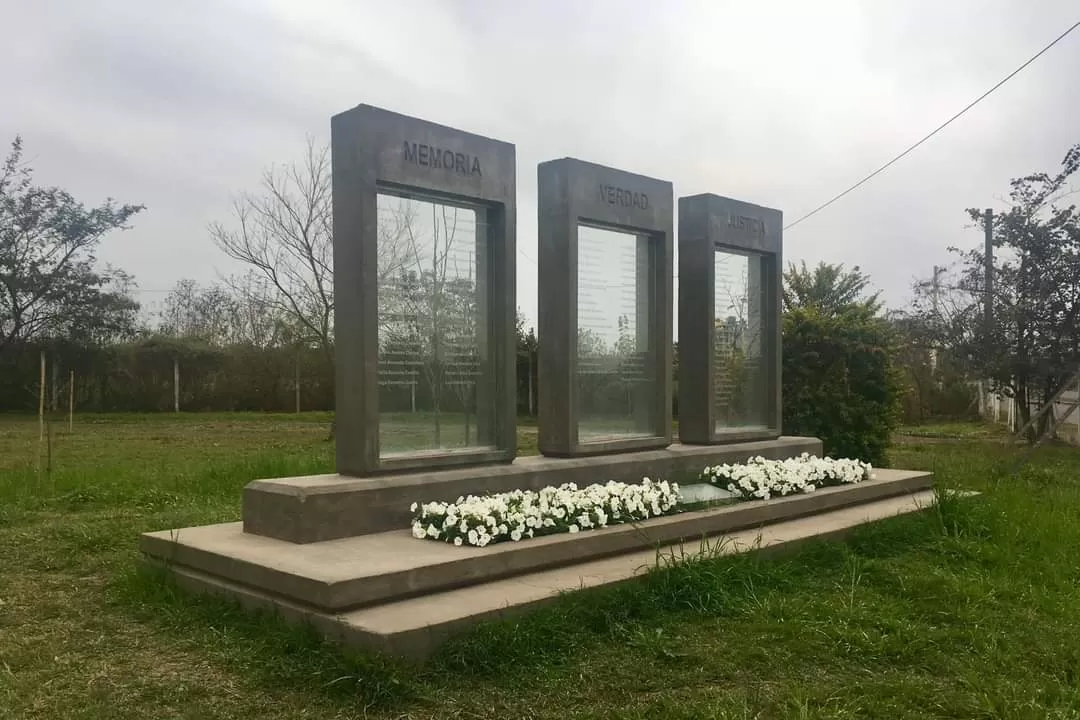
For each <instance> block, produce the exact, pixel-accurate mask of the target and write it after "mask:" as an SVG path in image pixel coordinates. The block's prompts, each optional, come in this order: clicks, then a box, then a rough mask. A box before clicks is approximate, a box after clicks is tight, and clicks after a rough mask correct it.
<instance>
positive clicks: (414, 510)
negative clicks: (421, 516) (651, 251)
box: [409, 503, 419, 512]
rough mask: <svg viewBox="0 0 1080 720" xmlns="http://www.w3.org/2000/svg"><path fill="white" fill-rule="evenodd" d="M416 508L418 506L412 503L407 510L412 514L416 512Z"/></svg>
mask: <svg viewBox="0 0 1080 720" xmlns="http://www.w3.org/2000/svg"><path fill="white" fill-rule="evenodd" d="M417 507H419V506H418V505H417V504H416V503H413V504H412V505H411V506H410V507H409V510H410V511H412V512H416V508H417Z"/></svg>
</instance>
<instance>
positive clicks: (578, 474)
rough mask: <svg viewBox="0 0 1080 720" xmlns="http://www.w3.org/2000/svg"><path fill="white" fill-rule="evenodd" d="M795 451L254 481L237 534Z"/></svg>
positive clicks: (356, 530)
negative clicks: (241, 528)
mask: <svg viewBox="0 0 1080 720" xmlns="http://www.w3.org/2000/svg"><path fill="white" fill-rule="evenodd" d="M802 453H810V454H811V455H818V456H820V455H821V441H820V440H818V439H816V438H809V437H780V438H777V439H775V440H762V441H757V442H742V443H735V444H732V445H682V444H680V443H675V444H673V445H671V446H669V447H666V448H664V449H662V450H644V451H638V452H629V453H622V454H617V455H598V456H592V457H576V458H550V457H544V456H542V455H537V456H532V457H521V458H517V459H516V460H514V462H513V463H510V464H502V465H488V466H483V467H470V468H453V469H443V470H431V471H414V472H409V473H404V474H397V475H381V476H375V477H349V476H345V475H335V474H327V475H310V476H306V477H291V478H277V479H273V480H256V481H254V482H252V483H249V484H248V486H247V487H246V488H244V510H243V520H244V532H247V533H251V534H254V535H263V536H266V537H272V538H277V539H279V540H287V541H289V542H294V543H310V542H322V541H325V540H334V539H337V538H347V537H354V536H356V535H365V534H368V533H377V532H382V531H385V530H394V529H398V528H406V527H409V525H410V523H411V521H412V513H411V512H410V510H409V507H410V506H411V505H412V504H413V503H414V502H451V501H454V500H456V499H457V498H459V497H461V496H463V495H470V494H472V495H483V494H487V493H500V492H507V491H509V490H539V489H541V488H544V487H548V486H551V485H562V484H563V483H569V482H573V483H577V484H578V486H579V487H584V486H586V485H591V484H593V483H597V482H607V481H609V480H617V481H620V482H626V483H637V482H641V478H642V477H651V478H663V479H665V480H672V481H675V482H680V483H685V482H686V481H687V480H688V479H693V478H695V477H696V476H697V474H698V473H699V472H701V469H702V468H704V467H706V466H708V465H719V464H722V463H740V462H745V461H746V460H747V459H748V458H751V457H754V456H757V455H760V456H762V457H765V458H768V459H770V460H781V459H784V458H789V457H795V456H797V455H800V454H802Z"/></svg>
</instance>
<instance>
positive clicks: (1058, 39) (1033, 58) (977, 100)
mask: <svg viewBox="0 0 1080 720" xmlns="http://www.w3.org/2000/svg"><path fill="white" fill-rule="evenodd" d="M1078 27H1080V22H1078V23H1076V24H1074V25H1073V26H1072V27H1071V28H1069V29H1068V30H1066V31H1065V32H1063V33H1061V34H1060V35H1058V36H1057V37H1056V38H1054V40H1053V42H1051V43H1050V44H1049V45H1047V46H1046V47H1044V48H1043V49H1042V50H1040V51H1039V52H1037V53H1035V54H1034V55H1032V56H1031V57H1030V58H1029V59H1028V60H1027V62H1025V63H1024V64H1023V65H1021V66H1020V67H1018V68H1016V69H1015V70H1013V71H1012V72H1011V73H1009V74H1008V75H1006V76H1005V78H1004V79H1003V80H1001V81H1000V82H999V83H998V84H997V85H994V87H992V88H990V89H989V90H987V91H986V92H984V93H983V94H982V95H980V96H979V97H977V98H975V100H973V101H972V102H971V103H969V104H968V106H967V107H965V108H964V109H963V110H961V111H960V112H958V113H956V114H955V115H953V116H952V117H951V118H949V119H948V120H946V121H945V122H943V123H942V124H941V125H939V126H937V127H936V128H934V130H933V131H931V132H930V133H929V134H928V135H926V137H924V138H923V139H922V140H919V141H918V142H917V143H915V144H914V145H912V146H911V147H909V148H908V149H907V150H905V151H904V152H902V153H900V154H899V155H897V156H896V157H894V158H893V159H892V160H890V161H889V162H887V163H885V164H884V165H882V166H881V167H879V168H878V169H877V170H875V171H874V172H872V173H870V174H869V175H867V176H866V177H864V178H863V179H862V180H860V181H859V182H857V183H855V184H854V185H852V186H851V187H849V188H848V189H847V190H845V191H844V192H842V193H840V194H839V195H837V196H836V197H834V198H833V199H831V200H829V201H828V202H826V203H823V204H821V205H819V206H817V207H816V208H814V209H813V210H811V211H810V212H808V213H806V214H805V215H803V216H802V217H800V218H799V219H798V220H796V221H795V222H792V223H789V224H788V225H785V226H784V230H790V229H791V228H793V227H795V226H796V225H798V224H799V223H801V222H802V221H803V220H806V219H807V218H809V217H811V216H813V215H816V214H818V213H819V212H821V211H822V210H824V209H825V208H827V207H829V206H830V205H832V204H833V203H834V202H836V201H837V200H839V199H840V198H842V197H844V196H845V195H847V194H848V193H850V192H851V191H853V190H855V189H857V188H859V187H860V186H861V185H863V184H864V183H865V182H867V181H868V180H870V179H872V178H873V177H875V176H877V175H878V174H880V173H881V172H883V171H884V170H886V169H888V168H889V167H890V166H891V165H892V164H893V163H895V162H896V161H898V160H900V159H901V158H903V157H904V156H905V155H907V154H908V153H910V152H911V151H912V150H914V149H915V148H917V147H919V146H920V145H922V144H923V143H924V142H926V141H927V140H929V139H930V138H932V137H934V136H935V135H937V134H938V133H939V132H941V131H942V130H944V129H945V128H947V127H948V126H949V125H951V124H952V122H953V121H954V120H956V119H957V118H959V117H960V116H961V115H963V114H964V113H966V112H967V111H968V110H970V109H971V108H973V107H975V106H976V105H978V104H979V103H980V102H982V101H983V100H984V99H985V98H986V97H987V96H989V95H990V93H992V92H994V91H995V90H997V89H998V88H999V87H1001V86H1002V85H1004V84H1005V83H1007V82H1008V81H1009V80H1011V79H1012V78H1013V77H1015V76H1016V75H1017V74H1018V73H1019V72H1020V71H1021V70H1023V69H1024V68H1026V67H1027V66H1028V65H1030V64H1031V63H1033V62H1035V61H1036V60H1037V59H1039V57H1040V56H1041V55H1042V54H1043V53H1045V52H1046V51H1047V50H1049V49H1050V48H1052V47H1054V46H1055V45H1057V44H1058V43H1059V42H1061V41H1062V40H1063V39H1065V36H1066V35H1068V34H1069V33H1071V32H1072V31H1073V30H1075V29H1076V28H1078Z"/></svg>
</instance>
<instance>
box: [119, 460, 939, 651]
mask: <svg viewBox="0 0 1080 720" xmlns="http://www.w3.org/2000/svg"><path fill="white" fill-rule="evenodd" d="M562 462H565V461H562ZM875 474H876V476H877V477H876V478H875V479H874V480H868V481H864V482H862V483H858V484H855V485H846V486H841V487H834V488H825V489H821V490H818V491H816V492H814V493H810V494H805V495H796V496H789V497H784V498H774V499H771V500H768V501H750V502H736V503H732V504H729V505H724V506H719V507H709V508H705V509H700V510H692V511H687V512H682V513H678V514H675V515H670V516H665V517H660V518H655V519H652V520H648V521H645V522H642V523H638V524H634V525H618V526H612V527H608V528H603V529H599V530H592V531H588V532H582V533H576V534H573V535H570V534H561V535H550V536H545V537H541V538H534V539H531V540H527V541H522V542H518V543H499V544H496V545H492V546H489V547H486V548H474V547H455V546H453V545H449V544H445V543H439V542H433V541H427V540H417V539H415V538H413V537H412V535H411V533H410V531H409V530H408V529H407V528H406V527H402V528H401V529H396V530H391V531H384V532H375V533H367V534H363V535H359V536H355V537H348V538H340V539H334V540H326V541H322V542H310V543H294V542H289V541H286V540H281V539H277V538H271V537H266V536H259V535H254V534H252V533H250V532H245V531H244V526H243V523H239V522H237V523H225V524H220V525H209V526H204V527H194V528H183V529H180V530H168V531H161V532H155V533H147V534H145V535H143V536H142V538H141V548H142V550H143V552H144V553H145V554H146V555H147V556H148V557H149V558H150V559H151V560H152V561H154V562H157V563H161V564H165V565H166V566H168V567H169V568H170V569H171V570H172V571H173V572H174V574H175V577H176V578H177V580H178V581H179V582H180V584H181V585H183V586H185V587H188V588H190V589H192V590H195V591H199V592H210V593H216V594H224V595H226V596H229V597H233V598H235V599H238V600H239V601H240V602H242V603H243V604H245V605H248V606H255V607H264V608H274V609H276V610H277V611H278V612H279V613H281V614H282V615H283V616H284V617H285V618H286V619H287V620H292V621H306V622H310V623H312V624H313V625H314V626H315V627H316V628H318V629H319V630H320V631H321V632H323V633H325V634H326V635H327V636H329V637H332V638H335V639H340V640H342V641H344V642H346V643H349V644H353V645H359V646H364V647H369V648H374V649H378V650H381V651H385V652H389V653H391V654H394V655H399V656H404V657H410V658H422V657H424V656H425V655H427V654H429V653H430V652H431V650H432V649H433V648H434V647H436V645H437V644H438V643H439V642H441V641H442V640H444V639H445V638H446V637H448V636H450V635H452V634H454V633H456V632H458V631H459V630H461V629H463V628H466V627H468V626H469V625H471V624H474V623H476V622H479V621H481V620H485V619H488V618H491V617H495V616H499V615H501V614H505V613H513V612H519V611H521V610H524V609H527V608H531V607H533V606H535V605H537V604H539V603H543V602H547V601H550V600H552V599H554V598H555V597H557V596H558V595H559V594H561V593H562V592H565V591H569V590H575V589H578V588H584V587H596V586H602V585H609V584H612V583H616V582H621V581H624V580H628V579H630V578H633V577H635V576H636V575H638V574H639V573H640V572H642V571H643V570H644V569H645V568H647V567H649V566H651V565H654V564H655V561H656V557H657V556H656V553H657V551H658V550H660V551H664V550H676V552H678V553H679V554H683V553H685V554H688V555H693V554H695V553H697V552H700V551H701V549H702V543H701V542H700V541H701V540H702V539H703V538H705V537H712V538H716V537H723V538H725V539H726V541H727V542H726V543H724V544H723V546H722V552H739V551H744V550H748V549H754V548H757V547H761V548H773V549H775V548H778V547H781V546H786V545H790V544H791V543H795V542H798V541H801V540H807V539H813V538H821V537H830V536H835V535H837V534H841V533H843V532H846V531H847V530H850V529H851V528H853V527H855V526H857V525H860V524H862V523H865V522H870V521H873V520H878V519H882V518H886V517H890V516H893V515H897V514H901V513H905V512H913V511H916V510H918V509H919V508H920V507H924V506H927V505H929V504H930V503H932V501H933V492H932V490H930V487H931V483H932V477H931V475H930V474H929V473H922V472H911V471H903V470H877V471H875ZM261 482H265V481H261Z"/></svg>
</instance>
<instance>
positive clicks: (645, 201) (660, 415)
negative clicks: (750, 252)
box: [538, 158, 674, 457]
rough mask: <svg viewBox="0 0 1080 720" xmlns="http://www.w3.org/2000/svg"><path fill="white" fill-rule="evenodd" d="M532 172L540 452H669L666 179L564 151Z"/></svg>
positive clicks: (669, 196) (669, 200)
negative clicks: (536, 245)
mask: <svg viewBox="0 0 1080 720" xmlns="http://www.w3.org/2000/svg"><path fill="white" fill-rule="evenodd" d="M538 179H539V193H538V204H539V222H540V224H539V228H538V232H539V245H540V250H539V253H540V260H539V266H540V278H541V282H540V297H539V336H540V337H541V338H543V339H542V340H541V342H540V348H539V393H540V403H539V405H540V443H539V444H540V452H542V453H543V454H545V455H548V456H553V457H571V456H582V455H600V454H606V453H613V452H626V451H630V450H644V449H649V448H663V447H666V446H668V445H670V444H671V317H672V246H673V217H672V216H673V212H674V202H673V193H672V186H671V183H670V182H665V181H663V180H656V179H653V178H649V177H645V176H643V175H635V174H633V173H629V172H624V171H622V170H615V169H614V168H609V167H604V166H602V165H596V164H593V163H588V162H584V161H581V160H576V159H573V158H564V159H561V160H552V161H550V162H545V163H542V164H541V165H540V166H539V168H538Z"/></svg>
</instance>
